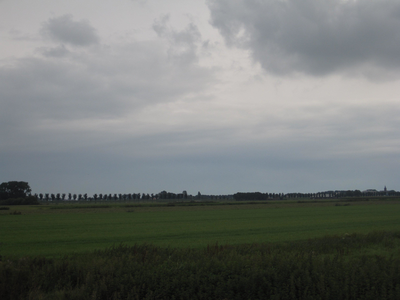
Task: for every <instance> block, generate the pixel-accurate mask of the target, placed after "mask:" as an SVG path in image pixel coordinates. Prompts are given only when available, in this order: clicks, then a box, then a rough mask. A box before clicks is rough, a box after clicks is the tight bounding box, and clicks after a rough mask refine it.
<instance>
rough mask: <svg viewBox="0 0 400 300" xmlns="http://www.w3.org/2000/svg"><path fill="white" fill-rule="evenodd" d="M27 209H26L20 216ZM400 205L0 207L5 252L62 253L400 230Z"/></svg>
mask: <svg viewBox="0 0 400 300" xmlns="http://www.w3.org/2000/svg"><path fill="white" fill-rule="evenodd" d="M18 213H21V214H18ZM399 216H400V203H399V202H397V201H395V202H382V201H380V202H373V201H369V202H355V203H347V204H346V205H343V203H339V204H338V203H330V202H329V203H324V202H321V203H270V204H252V205H250V204H247V205H221V206H217V205H212V206H194V207H185V206H183V207H179V206H175V207H174V206H162V207H141V206H139V207H126V206H123V205H115V206H112V205H111V206H107V205H97V206H96V205H92V206H84V205H82V206H73V205H70V206H68V205H59V206H54V205H49V206H44V205H40V206H34V207H33V206H32V207H10V209H9V210H8V211H7V210H0V228H1V231H0V255H3V256H16V257H21V256H26V255H44V256H48V257H50V256H57V255H64V254H70V253H80V252H86V251H92V250H94V249H104V248H107V247H111V246H113V245H119V244H121V243H123V244H124V245H128V246H129V245H135V244H143V243H150V244H153V245H156V246H163V247H168V246H169V247H192V248H200V247H205V246H207V245H209V244H215V243H219V244H231V245H233V244H244V243H264V242H283V241H295V240H305V239H308V238H316V237H322V236H326V235H335V234H338V235H343V234H346V233H369V232H372V231H377V230H400V218H399Z"/></svg>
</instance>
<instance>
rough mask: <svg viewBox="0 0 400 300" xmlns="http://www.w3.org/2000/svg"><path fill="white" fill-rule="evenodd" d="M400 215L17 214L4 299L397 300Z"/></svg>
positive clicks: (79, 209) (255, 208)
mask: <svg viewBox="0 0 400 300" xmlns="http://www.w3.org/2000/svg"><path fill="white" fill-rule="evenodd" d="M399 213H400V205H399V203H398V202H397V201H394V202H382V201H379V202H374V201H367V202H355V203H345V204H343V203H332V202H318V203H313V202H306V203H290V202H285V203H269V204H252V205H249V204H242V205H222V206H218V205H210V206H194V207H187V206H153V207H145V206H138V207H126V206H123V205H99V206H96V205H94V206H93V205H86V206H68V205H66V206H53V205H50V206H36V207H10V209H9V210H0V228H1V231H0V299H32V300H36V299H107V300H108V299H221V300H222V299H240V300H241V299H307V300H308V299H327V300H330V299H332V300H336V299H373V300H376V299H400V220H399V219H400V218H399V215H400V214H399ZM94 249H99V250H94Z"/></svg>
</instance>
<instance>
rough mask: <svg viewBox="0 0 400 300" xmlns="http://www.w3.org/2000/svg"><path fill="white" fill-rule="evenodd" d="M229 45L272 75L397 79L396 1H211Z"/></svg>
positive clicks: (399, 17)
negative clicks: (246, 51) (339, 74)
mask: <svg viewBox="0 0 400 300" xmlns="http://www.w3.org/2000/svg"><path fill="white" fill-rule="evenodd" d="M208 6H209V9H210V11H211V24H212V25H213V26H214V27H216V28H217V29H218V30H219V31H220V33H221V34H222V36H223V37H224V38H225V40H226V42H227V44H228V45H231V46H235V47H241V48H244V49H249V50H250V51H251V53H252V57H253V58H254V60H255V61H258V62H260V64H261V65H262V67H263V68H264V69H265V70H266V71H268V72H271V73H274V74H278V75H286V74H293V73H305V74H309V75H314V76H319V75H328V74H332V73H337V72H345V73H348V74H352V75H360V74H362V75H365V76H371V77H372V76H376V77H379V76H392V75H393V72H398V71H399V70H400V31H399V28H400V2H399V1H397V0H363V1H340V0H326V1H320V0H301V1H299V0H285V1H277V0H266V1H257V0H209V1H208Z"/></svg>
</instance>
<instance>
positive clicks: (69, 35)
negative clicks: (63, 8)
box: [42, 15, 99, 46]
mask: <svg viewBox="0 0 400 300" xmlns="http://www.w3.org/2000/svg"><path fill="white" fill-rule="evenodd" d="M42 34H43V35H45V36H47V37H50V38H51V39H53V40H55V41H58V42H62V43H67V44H70V45H73V46H88V45H92V44H97V43H99V37H98V36H97V33H96V29H95V28H93V27H92V26H91V25H90V24H89V23H88V22H87V21H85V20H81V21H74V20H73V18H72V15H63V16H61V17H57V18H51V19H49V20H48V21H47V22H45V23H43V27H42Z"/></svg>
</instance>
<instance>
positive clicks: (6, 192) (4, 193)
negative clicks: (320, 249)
mask: <svg viewBox="0 0 400 300" xmlns="http://www.w3.org/2000/svg"><path fill="white" fill-rule="evenodd" d="M375 196H396V197H400V192H398V191H394V190H389V191H388V190H386V187H385V189H384V190H383V191H377V190H367V191H363V192H362V191H360V190H346V191H324V192H317V193H261V192H248V193H243V192H238V193H236V194H233V195H201V193H200V192H198V194H197V195H195V196H193V195H189V194H188V193H187V192H186V191H183V192H182V193H178V194H177V193H171V192H167V191H165V190H164V191H162V192H159V193H152V194H149V193H147V194H146V193H128V194H121V193H119V194H116V193H114V194H103V193H99V194H93V195H92V196H89V195H88V194H87V193H84V194H76V193H68V194H67V193H39V194H37V193H35V194H33V195H32V190H31V188H30V186H29V183H28V182H25V181H9V182H3V183H2V184H1V185H0V201H5V200H8V199H20V200H19V202H21V201H22V200H21V199H24V201H22V202H27V201H28V200H27V199H26V198H29V199H30V200H29V201H31V200H32V201H33V200H35V201H36V202H37V201H65V200H69V201H129V200H131V201H132V200H142V201H145V200H153V201H157V200H168V199H171V200H186V199H189V200H203V201H204V200H236V201H248V200H250V201H253V200H256V201H259V200H284V199H296V198H315V199H321V198H342V197H375ZM29 201H28V202H29ZM8 202H10V200H9V201H8ZM17 202H18V201H17ZM19 202H18V203H19ZM1 204H4V203H3V202H2V203H1ZM27 204H28V203H27Z"/></svg>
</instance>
